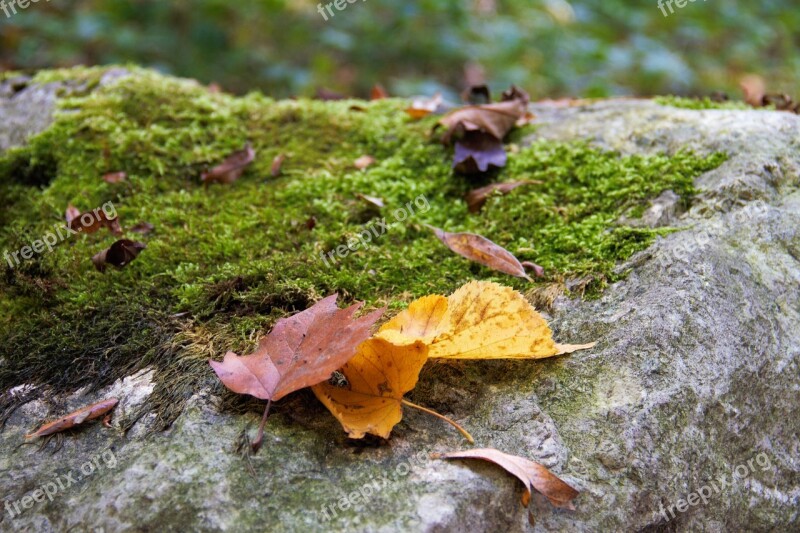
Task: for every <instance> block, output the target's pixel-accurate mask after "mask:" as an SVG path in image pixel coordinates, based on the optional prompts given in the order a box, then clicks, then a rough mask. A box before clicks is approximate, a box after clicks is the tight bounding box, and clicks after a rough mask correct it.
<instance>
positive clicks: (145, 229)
mask: <svg viewBox="0 0 800 533" xmlns="http://www.w3.org/2000/svg"><path fill="white" fill-rule="evenodd" d="M154 229H156V227H155V226H154V225H152V224H150V223H149V222H139V223H138V224H136V225H135V226H133V227H132V228H130V229H129V230H128V231H130V232H131V233H138V234H140V235H147V234H148V233H151V232H152V231H153V230H154Z"/></svg>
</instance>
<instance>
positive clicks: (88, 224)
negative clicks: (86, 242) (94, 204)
mask: <svg viewBox="0 0 800 533" xmlns="http://www.w3.org/2000/svg"><path fill="white" fill-rule="evenodd" d="M65 219H66V221H67V227H69V228H70V229H71V230H73V231H76V232H78V233H86V234H91V233H96V232H97V231H99V230H100V229H101V228H108V231H110V232H111V233H112V234H113V235H122V234H123V231H122V227H121V226H120V225H119V217H118V216H115V217H113V218H109V216H108V215H107V214H106V213H105V211H103V210H102V209H95V210H94V211H93V212H89V211H87V212H86V213H81V212H80V211H79V210H78V208H76V207H75V206H74V205H72V204H69V205H68V206H67V211H66V214H65Z"/></svg>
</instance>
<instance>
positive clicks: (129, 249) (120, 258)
mask: <svg viewBox="0 0 800 533" xmlns="http://www.w3.org/2000/svg"><path fill="white" fill-rule="evenodd" d="M145 248H147V246H146V245H145V244H144V243H141V242H136V241H132V240H130V239H120V240H118V241H117V242H115V243H114V244H112V245H111V246H110V247H108V248H107V249H105V250H103V251H102V252H100V253H98V254H95V256H94V257H92V263H94V266H95V268H96V269H97V270H99V271H100V272H105V270H106V265H113V266H115V267H117V268H122V267H124V266H125V265H127V264H128V263H130V262H131V261H133V260H134V259H136V257H137V256H138V255H139V254H140V253H141V251H142V250H144V249H145Z"/></svg>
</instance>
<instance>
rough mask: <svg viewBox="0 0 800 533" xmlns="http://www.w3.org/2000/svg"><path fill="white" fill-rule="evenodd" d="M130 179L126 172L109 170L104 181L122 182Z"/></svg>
mask: <svg viewBox="0 0 800 533" xmlns="http://www.w3.org/2000/svg"><path fill="white" fill-rule="evenodd" d="M126 179H128V175H127V174H126V173H125V172H109V173H108V174H105V175H104V176H103V181H105V182H106V183H122V182H123V181H125V180H126Z"/></svg>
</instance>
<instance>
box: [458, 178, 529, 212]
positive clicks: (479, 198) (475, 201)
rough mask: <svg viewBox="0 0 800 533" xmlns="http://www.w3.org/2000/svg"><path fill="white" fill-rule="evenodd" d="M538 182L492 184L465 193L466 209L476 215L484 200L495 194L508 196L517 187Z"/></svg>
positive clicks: (524, 181)
mask: <svg viewBox="0 0 800 533" xmlns="http://www.w3.org/2000/svg"><path fill="white" fill-rule="evenodd" d="M541 183H542V182H541V181H538V180H523V181H508V182H505V183H492V184H489V185H487V186H485V187H480V188H479V189H473V190H471V191H470V192H468V193H467V195H466V196H465V197H464V200H465V201H466V202H467V207H468V209H469V212H470V213H477V212H478V211H480V210H481V208H482V207H483V205H484V204H485V203H486V200H488V199H489V197H490V196H491V195H493V194H495V193H499V194H508V193H510V192H511V191H513V190H514V189H516V188H517V187H521V186H523V185H541Z"/></svg>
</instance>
